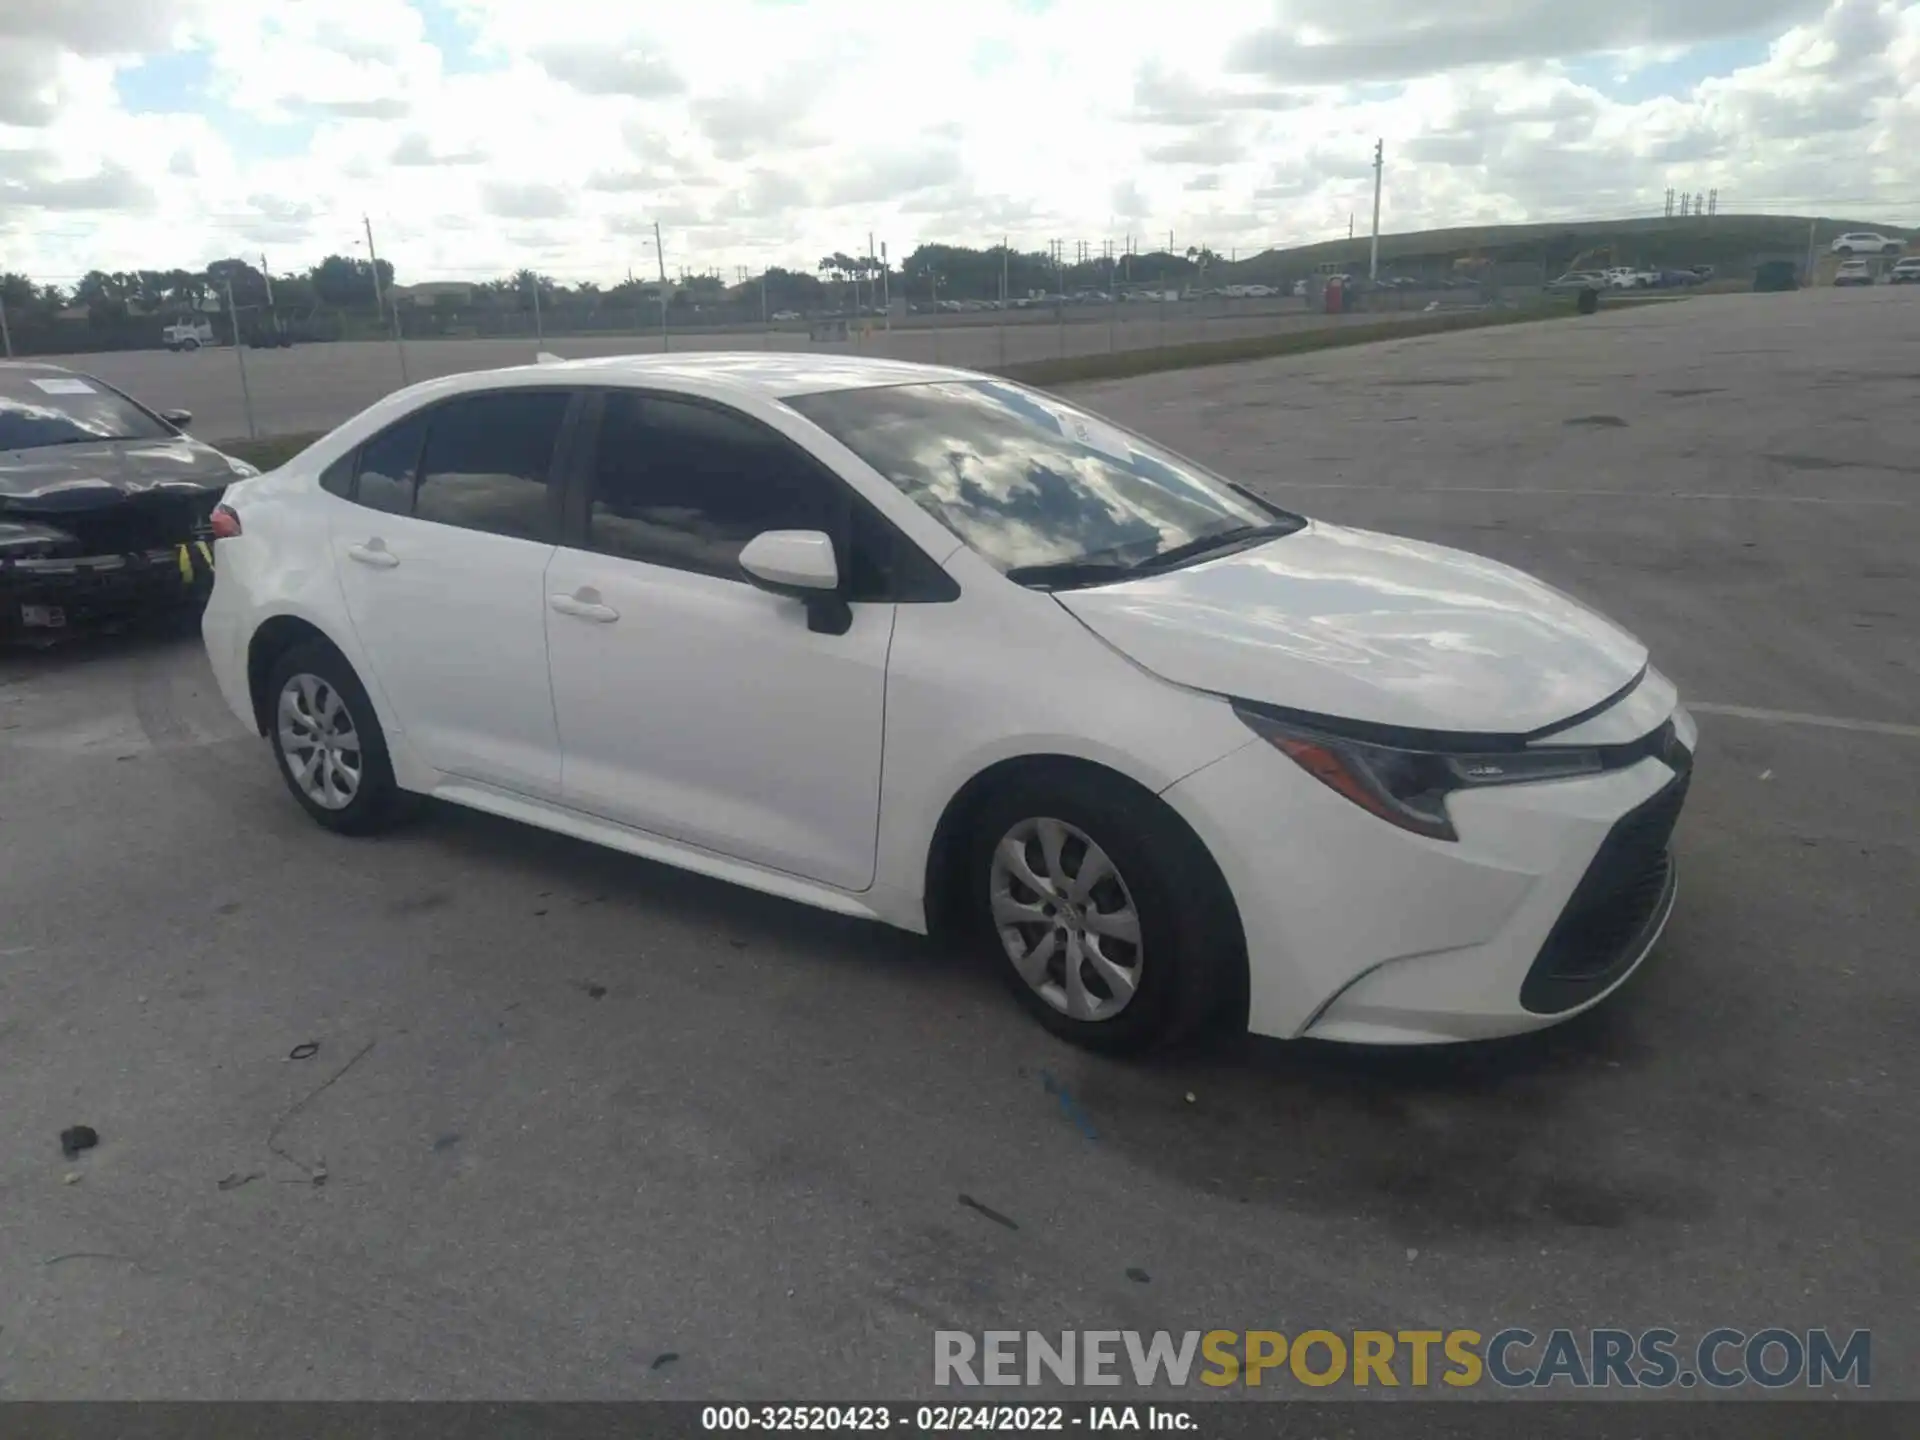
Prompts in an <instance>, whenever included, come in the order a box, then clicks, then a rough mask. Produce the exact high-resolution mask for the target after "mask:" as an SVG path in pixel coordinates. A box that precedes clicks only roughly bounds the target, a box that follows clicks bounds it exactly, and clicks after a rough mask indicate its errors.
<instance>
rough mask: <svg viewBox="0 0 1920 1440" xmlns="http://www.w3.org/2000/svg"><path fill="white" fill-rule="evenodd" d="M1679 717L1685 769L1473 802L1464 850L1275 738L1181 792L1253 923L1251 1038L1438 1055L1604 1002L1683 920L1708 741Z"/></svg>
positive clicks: (1180, 802) (1665, 767)
mask: <svg viewBox="0 0 1920 1440" xmlns="http://www.w3.org/2000/svg"><path fill="white" fill-rule="evenodd" d="M1663 718H1664V717H1663ZM1671 723H1672V724H1673V726H1674V729H1675V732H1676V734H1677V736H1678V738H1679V740H1680V742H1681V743H1680V746H1679V747H1678V749H1676V750H1674V751H1672V752H1670V753H1671V755H1672V756H1673V758H1672V759H1671V760H1668V759H1662V758H1656V757H1655V756H1652V755H1649V756H1648V757H1647V758H1645V759H1642V760H1640V761H1638V762H1637V763H1634V764H1632V765H1630V766H1627V767H1625V768H1622V769H1616V770H1611V771H1607V772H1605V773H1602V774H1598V775H1592V776H1587V777H1583V778H1580V779H1573V780H1559V781H1550V782H1544V783H1539V784H1531V785H1513V786H1504V787H1496V788H1489V789H1485V790H1472V791H1463V792H1460V793H1458V794H1456V795H1455V796H1453V797H1452V798H1451V800H1450V801H1449V807H1450V812H1451V815H1452V818H1453V822H1454V826H1455V828H1456V829H1457V830H1458V832H1459V835H1460V838H1459V839H1458V840H1457V841H1442V840H1429V839H1427V838H1425V837H1423V836H1419V835H1414V834H1410V833H1408V832H1407V831H1404V830H1400V829H1398V828H1396V827H1395V826H1392V825H1389V824H1386V823H1384V822H1383V821H1380V820H1378V819H1376V818H1374V817H1373V816H1372V815H1369V814H1368V813H1366V812H1365V811H1363V810H1361V809H1360V808H1359V807H1357V806H1355V805H1353V804H1351V803H1350V802H1348V801H1347V800H1345V799H1343V798H1341V797H1340V796H1338V795H1336V794H1335V793H1334V792H1332V791H1331V790H1329V789H1327V788H1326V787H1325V786H1324V785H1322V784H1320V783H1319V782H1318V781H1316V780H1314V779H1313V778H1311V777H1310V776H1308V775H1307V774H1306V773H1305V772H1304V771H1302V770H1300V769H1299V767H1297V766H1295V765H1294V764H1293V763H1292V762H1291V761H1289V760H1287V759H1286V757H1284V756H1282V755H1280V754H1278V753H1276V752H1275V751H1274V750H1273V749H1272V748H1271V747H1270V746H1269V745H1267V744H1266V743H1265V742H1264V741H1256V742H1254V743H1253V744H1251V745H1249V746H1246V747H1244V748H1242V749H1240V750H1237V751H1235V752H1234V753H1233V754H1231V755H1229V756H1227V757H1226V758H1224V759H1222V760H1220V761H1217V762H1215V763H1214V764H1213V765H1210V766H1208V767H1207V768H1206V769H1204V770H1202V771H1200V772H1198V773H1197V774H1195V775H1192V776H1189V777H1188V778H1187V779H1185V780H1183V781H1181V782H1180V783H1179V784H1178V785H1176V786H1174V787H1173V788H1172V789H1170V790H1169V791H1168V792H1167V794H1166V798H1167V799H1168V800H1169V801H1170V802H1171V803H1172V804H1174V806H1175V808H1176V809H1178V810H1179V811H1180V812H1181V813H1182V814H1183V815H1184V816H1185V817H1186V818H1187V820H1188V821H1189V823H1190V824H1192V825H1193V826H1194V828H1195V829H1196V830H1197V831H1198V832H1199V833H1200V835H1201V838H1202V839H1203V840H1204V841H1205V842H1206V843H1207V845H1208V848H1209V849H1210V850H1211V851H1212V853H1213V855H1214V857H1215V859H1216V861H1217V862H1218V863H1219V864H1220V867H1221V870H1222V872H1223V873H1224V874H1225V876H1226V880H1227V883H1228V885H1229V887H1230V888H1231V889H1232V891H1233V894H1234V898H1235V901H1236V904H1237V905H1238V907H1239V909H1240V916H1241V921H1242V925H1243V927H1244V930H1245V934H1246V942H1247V960H1248V1017H1247V1018H1248V1028H1249V1029H1250V1030H1252V1031H1253V1032H1254V1033H1255V1034H1260V1035H1271V1036H1279V1037H1296V1036H1309V1037H1312V1038H1316V1039H1325V1040H1339V1041H1347V1042H1353V1043H1364V1044H1436V1043H1444V1042H1451V1041H1462V1040H1477V1039H1485V1038H1491V1037H1494V1036H1499V1035H1511V1034H1518V1033H1520V1032H1523V1031H1527V1030H1535V1029H1539V1028H1541V1027H1543V1026H1547V1025H1552V1024H1555V1023H1557V1022H1559V1021H1561V1020H1564V1019H1566V1018H1568V1017H1569V1016H1572V1015H1574V1014H1577V1013H1578V1012H1579V1011H1581V1010H1584V1009H1586V1008H1588V1007H1589V1006H1591V1005H1594V1004H1597V1003H1598V1002H1599V1001H1600V1000H1602V999H1603V998H1605V996H1606V995H1608V994H1609V993H1611V992H1612V991H1613V990H1614V989H1615V988H1616V987H1618V986H1619V985H1620V984H1621V983H1622V982H1623V981H1624V980H1625V979H1626V978H1627V976H1629V975H1630V974H1632V972H1633V971H1634V970H1635V969H1636V968H1637V967H1638V965H1639V964H1640V962H1641V961H1642V960H1643V959H1644V958H1645V957H1646V955H1647V954H1648V953H1649V951H1650V950H1651V949H1652V947H1653V945H1654V942H1655V941H1656V940H1657V939H1658V938H1659V935H1660V933H1661V931H1662V929H1663V928H1664V926H1665V924H1666V920H1667V917H1668V915H1669V914H1670V913H1671V912H1672V908H1673V901H1674V894H1675V884H1676V877H1675V871H1674V867H1673V864H1672V858H1671V854H1670V850H1669V846H1668V839H1669V836H1670V834H1671V831H1672V828H1673V824H1674V821H1675V819H1676V818H1677V817H1678V814H1679V811H1680V807H1681V805H1682V803H1683V802H1684V800H1685V796H1686V786H1687V782H1688V777H1689V775H1690V772H1691V768H1692V762H1691V753H1692V749H1693V745H1694V742H1695V739H1696V737H1697V732H1696V731H1695V730H1694V727H1693V724H1692V721H1691V719H1690V718H1689V717H1687V715H1686V712H1685V711H1684V710H1682V709H1677V708H1676V709H1675V710H1674V711H1673V712H1672V720H1671Z"/></svg>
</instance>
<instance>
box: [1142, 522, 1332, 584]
mask: <svg viewBox="0 0 1920 1440" xmlns="http://www.w3.org/2000/svg"><path fill="white" fill-rule="evenodd" d="M1299 528H1300V526H1299V525H1298V524H1297V523H1295V522H1286V523H1281V522H1275V523H1273V524H1270V525H1236V526H1234V527H1233V528H1232V529H1231V530H1215V531H1213V532H1212V533H1211V534H1207V535H1196V536H1195V537H1194V538H1193V539H1191V540H1188V541H1186V542H1185V543H1184V544H1180V545H1175V546H1173V547H1172V548H1171V549H1168V550H1162V551H1161V552H1160V553H1159V554H1157V555H1149V556H1147V558H1146V559H1144V560H1142V561H1140V562H1139V563H1138V564H1136V565H1134V566H1132V567H1131V568H1132V569H1134V570H1135V571H1139V572H1150V571H1154V570H1166V569H1169V568H1171V567H1172V566H1175V565H1184V564H1185V563H1186V562H1187V561H1189V560H1198V559H1200V558H1201V557H1202V556H1205V555H1213V554H1218V553H1219V552H1221V551H1225V550H1242V549H1245V548H1246V547H1247V546H1249V545H1256V544H1258V543H1259V542H1260V541H1262V540H1273V539H1277V538H1278V537H1280V536H1282V535H1291V534H1293V533H1294V532H1295V531H1296V530H1298V529H1299Z"/></svg>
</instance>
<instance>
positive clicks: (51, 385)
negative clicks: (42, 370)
mask: <svg viewBox="0 0 1920 1440" xmlns="http://www.w3.org/2000/svg"><path fill="white" fill-rule="evenodd" d="M33 383H34V384H35V385H37V386H38V387H39V388H40V389H41V390H42V391H44V392H45V393H46V394H48V395H92V394H94V393H95V392H94V388H93V387H92V386H91V385H89V384H88V383H87V382H86V381H84V380H68V379H65V378H64V377H63V378H61V379H57V380H36V381H34V382H33Z"/></svg>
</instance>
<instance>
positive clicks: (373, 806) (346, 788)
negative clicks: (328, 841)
mask: <svg viewBox="0 0 1920 1440" xmlns="http://www.w3.org/2000/svg"><path fill="white" fill-rule="evenodd" d="M267 687H268V688H267V696H268V707H267V734H268V737H269V738H270V739H271V741H272V743H273V756H274V760H275V761H276V762H277V764H278V767H279V770H280V778H281V779H282V780H283V781H285V782H286V786H287V789H288V790H290V791H291V792H292V793H293V798H294V799H295V800H297V801H299V802H300V807H301V809H303V810H305V811H306V812H307V813H308V814H309V815H311V816H312V817H313V818H314V819H315V820H317V821H318V822H319V823H320V824H322V825H324V826H326V827H327V829H329V830H333V831H337V832H338V833H340V834H342V835H372V834H376V833H378V832H379V831H382V830H386V829H390V828H391V827H392V826H394V825H395V824H397V823H398V822H400V821H401V820H404V819H405V818H406V817H407V814H408V813H409V811H410V810H411V808H412V807H411V806H410V804H409V803H408V802H409V797H408V796H407V795H406V794H405V793H404V792H403V791H402V790H401V789H400V787H399V786H398V785H397V784H396V783H395V782H394V778H393V762H392V760H391V759H390V758H389V756H388V753H387V740H386V736H385V734H384V733H383V732H382V731H381V729H380V719H379V717H378V716H377V715H375V714H374V710H373V701H372V700H371V699H369V698H368V695H367V691H366V687H365V686H363V685H362V684H361V683H360V677H359V676H357V675H355V674H354V673H353V667H352V666H351V665H349V664H348V663H347V661H346V657H345V656H343V655H342V654H341V653H340V652H339V651H338V650H336V649H334V648H333V647H332V646H331V645H328V644H325V643H323V642H320V641H308V642H306V643H305V644H301V645H296V646H294V647H293V648H292V649H291V650H289V651H287V653H286V654H284V655H282V656H281V657H280V658H279V660H277V661H276V662H275V663H274V666H273V671H272V673H271V675H270V677H269V678H268V681H267Z"/></svg>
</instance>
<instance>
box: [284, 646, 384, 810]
mask: <svg viewBox="0 0 1920 1440" xmlns="http://www.w3.org/2000/svg"><path fill="white" fill-rule="evenodd" d="M278 713H279V725H280V753H281V755H282V757H283V758H284V759H285V761H286V766H287V773H288V774H290V775H291V776H292V777H293V783H294V784H295V785H297V786H299V787H300V793H301V794H303V795H305V796H306V797H307V798H308V799H309V800H311V801H313V803H314V804H316V805H318V806H319V807H320V808H321V809H323V810H344V809H346V808H347V806H349V805H351V804H352V803H353V798H354V796H356V795H358V794H359V793H360V777H361V774H362V770H363V766H364V756H363V755H362V753H361V749H360V732H359V729H358V728H357V727H356V726H355V724H354V720H353V712H352V711H351V710H349V709H348V708H347V702H346V700H345V698H344V697H343V696H342V695H341V694H340V692H339V691H338V690H336V689H335V688H334V687H333V686H332V685H331V684H330V683H329V682H328V681H326V680H324V679H322V678H321V677H320V676H318V675H305V674H302V675H293V676H290V677H288V679H287V683H286V684H285V685H284V686H283V687H282V688H281V691H280V704H279V711H278Z"/></svg>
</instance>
